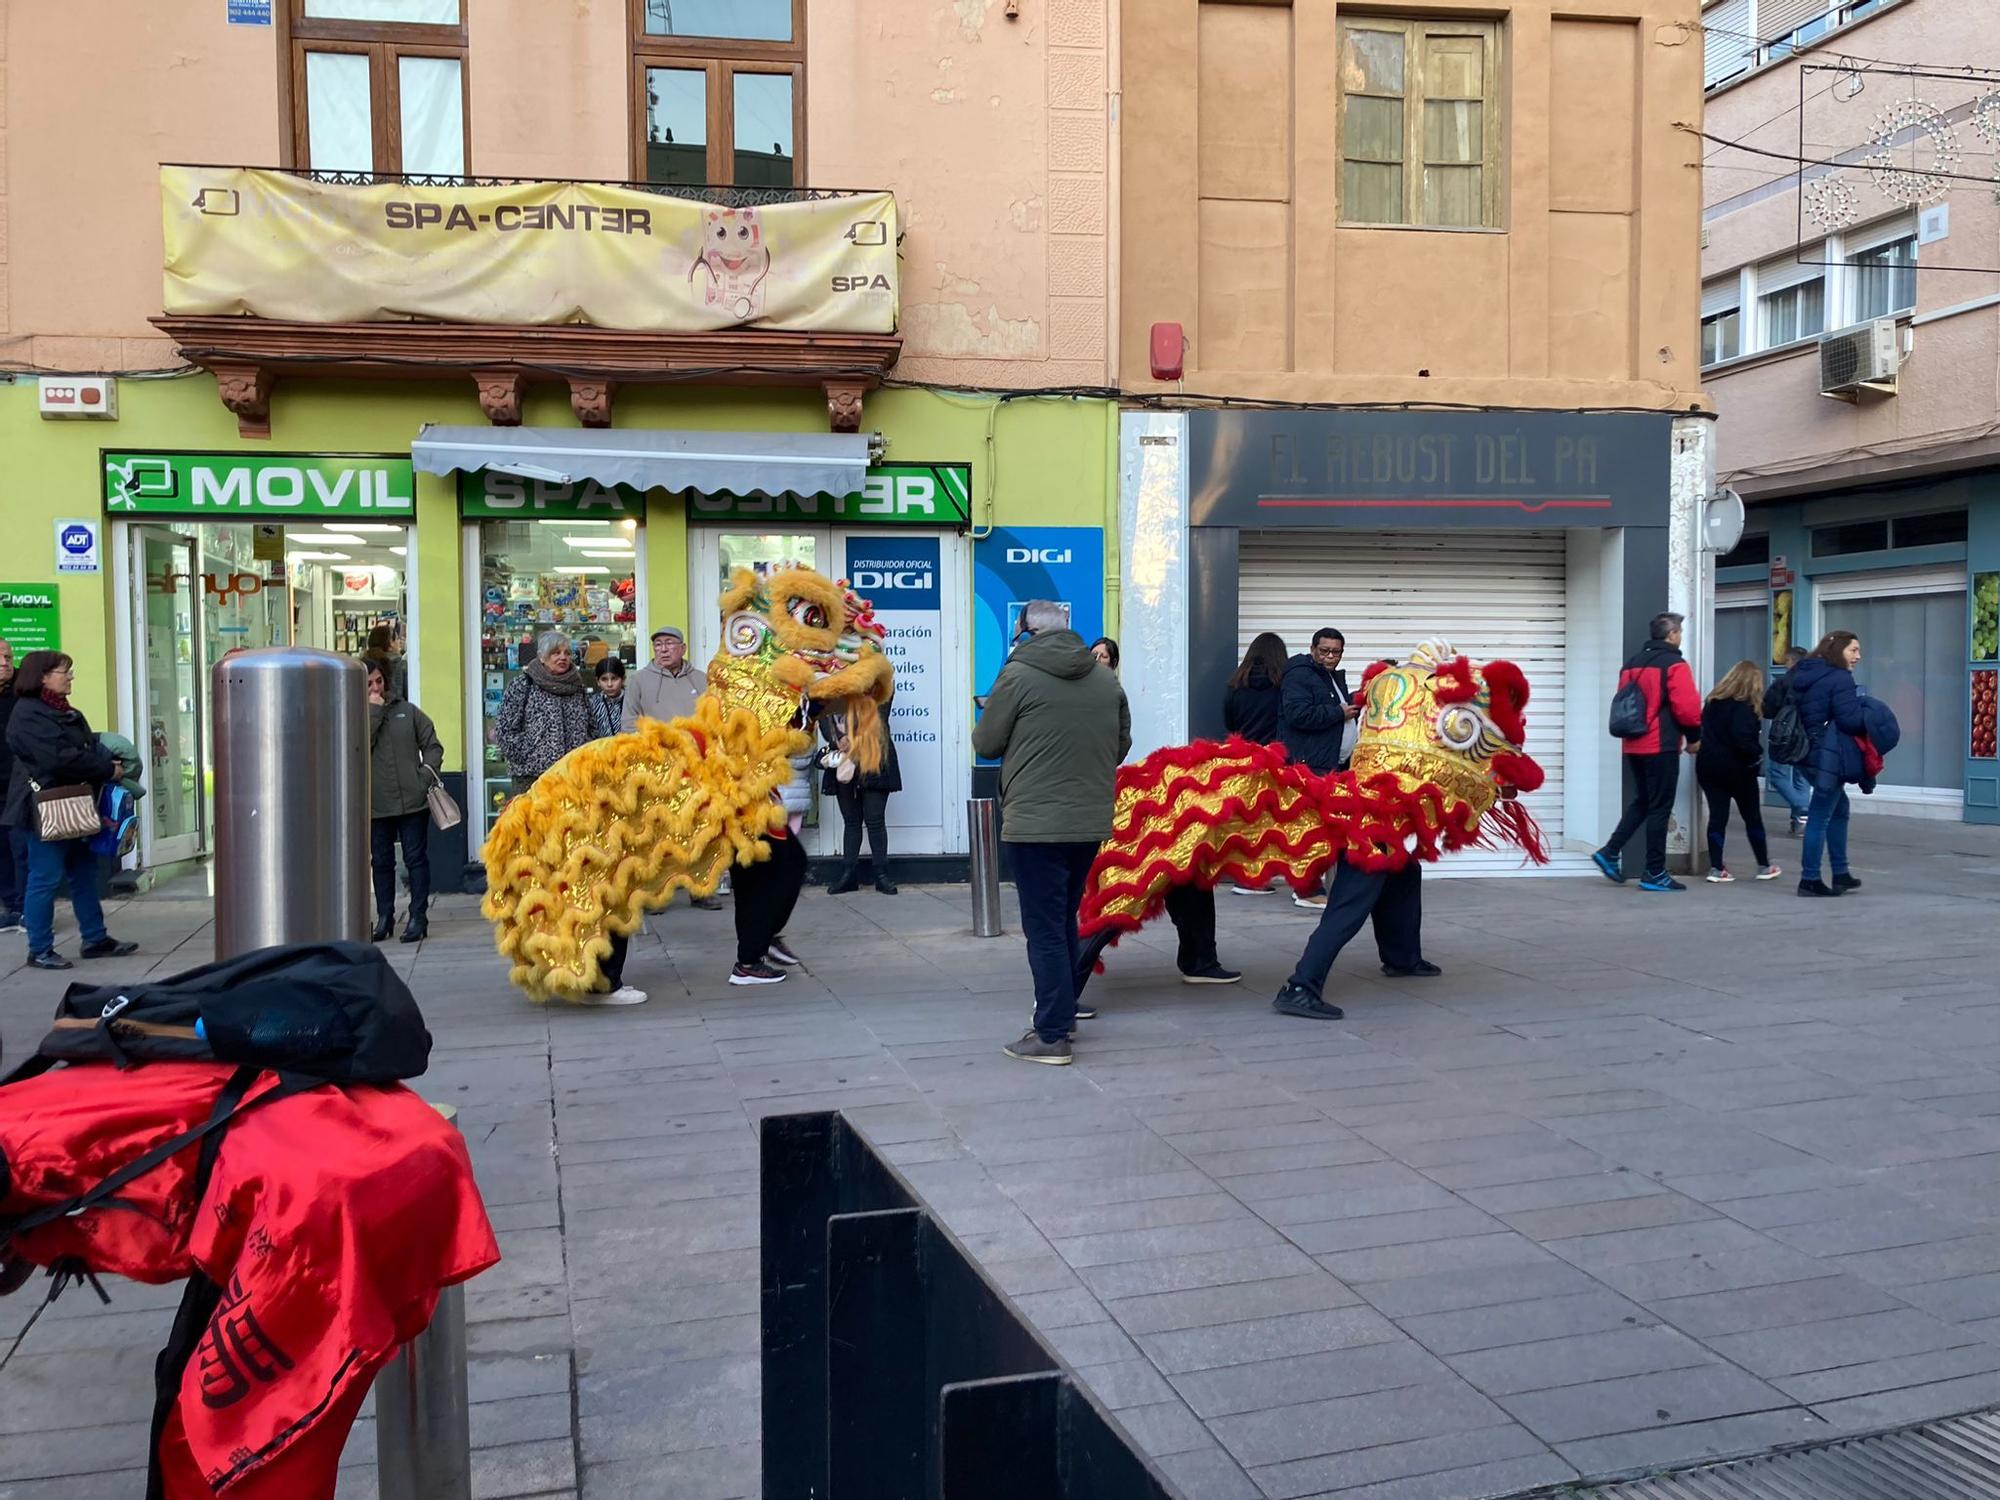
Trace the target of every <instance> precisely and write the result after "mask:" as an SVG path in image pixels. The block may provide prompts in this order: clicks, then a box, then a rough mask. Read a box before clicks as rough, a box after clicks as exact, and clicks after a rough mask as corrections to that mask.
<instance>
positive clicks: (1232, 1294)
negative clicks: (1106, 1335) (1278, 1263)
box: [1105, 1272, 1361, 1335]
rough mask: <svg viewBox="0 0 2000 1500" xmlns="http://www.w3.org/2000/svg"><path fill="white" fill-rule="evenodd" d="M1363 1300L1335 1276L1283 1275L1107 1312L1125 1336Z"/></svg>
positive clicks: (1120, 1302)
mask: <svg viewBox="0 0 2000 1500" xmlns="http://www.w3.org/2000/svg"><path fill="white" fill-rule="evenodd" d="M1360 1300H1361V1299H1360V1298H1359V1297H1358V1296H1356V1295H1355V1294H1354V1293H1353V1292H1352V1291H1350V1290H1349V1289H1348V1288H1347V1287H1345V1286H1343V1285H1342V1284H1341V1283H1340V1282H1338V1281H1336V1280H1335V1279H1334V1278H1333V1277H1331V1276H1328V1275H1325V1274H1323V1273H1317V1272H1316V1273H1314V1274H1312V1275H1308V1276H1281V1277H1276V1278H1273V1279H1271V1280H1268V1281H1245V1282H1232V1283H1230V1284H1229V1285H1226V1286H1216V1287H1195V1288H1191V1289H1189V1290H1187V1291H1178V1292H1157V1293H1154V1294H1152V1295H1150V1296H1143V1297H1121V1298H1119V1299H1117V1300H1116V1301H1113V1302H1109V1303H1106V1304H1105V1310H1106V1311H1107V1312H1108V1313H1109V1314H1110V1315H1111V1316H1112V1317H1114V1318H1116V1319H1117V1320H1118V1322H1119V1324H1120V1325H1121V1326H1122V1327H1123V1328H1124V1329H1125V1331H1126V1332H1127V1333H1130V1334H1134V1335H1138V1334H1148V1333H1167V1332H1171V1331H1172V1330H1174V1329H1179V1328H1201V1327H1206V1326H1208V1325H1209V1324H1213V1323H1240V1322H1243V1321H1245V1320H1247V1319H1251V1318H1265V1317H1274V1316H1279V1315H1284V1314H1290V1313H1304V1312H1320V1311H1323V1310H1325V1309H1327V1308H1335V1307H1352V1306H1354V1305H1355V1304H1356V1303H1358V1302H1359V1301H1360Z"/></svg>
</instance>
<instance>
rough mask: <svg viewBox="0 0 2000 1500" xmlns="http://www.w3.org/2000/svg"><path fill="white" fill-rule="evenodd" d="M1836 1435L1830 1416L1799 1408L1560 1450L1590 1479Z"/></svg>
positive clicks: (1663, 1426)
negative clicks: (1826, 1417) (1829, 1421)
mask: <svg viewBox="0 0 2000 1500" xmlns="http://www.w3.org/2000/svg"><path fill="white" fill-rule="evenodd" d="M1834 1435H1835V1429H1834V1427H1833V1426H1832V1425H1831V1424H1829V1423H1828V1422H1827V1421H1826V1420H1825V1419H1824V1418H1822V1417H1821V1416H1819V1415H1818V1414H1817V1413H1815V1412H1812V1411H1808V1410H1806V1409H1805V1408H1804V1407H1799V1406H1794V1407H1789V1408H1785V1409H1782V1410H1778V1411H1767V1412H1756V1413H1752V1414H1750V1415H1746V1416H1733V1417H1720V1418H1717V1419H1715V1420H1713V1421H1700V1422H1678V1423H1667V1424H1661V1425H1658V1426H1654V1427H1651V1428H1646V1429H1641V1430H1635V1431H1632V1432H1621V1433H1617V1434H1614V1435H1613V1436H1610V1437H1601V1438H1586V1439H1584V1440H1582V1441H1580V1442H1571V1443H1557V1444H1555V1445H1554V1446H1555V1450H1556V1452H1557V1453H1559V1454H1560V1455H1561V1456H1562V1457H1563V1458H1565V1459H1566V1460H1568V1461H1569V1462H1570V1463H1571V1464H1573V1465H1574V1466H1575V1467H1576V1470H1577V1472H1578V1473H1579V1474H1582V1475H1583V1476H1584V1477H1585V1478H1586V1479H1588V1478H1592V1477H1594V1476H1605V1475H1612V1474H1623V1473H1626V1472H1628V1471H1630V1470H1633V1469H1651V1468H1667V1467H1672V1466H1675V1465H1681V1464H1694V1463H1705V1462H1708V1461H1709V1460H1712V1459H1718V1458H1740V1457H1742V1456H1744V1455H1745V1454H1750V1453H1761V1452H1763V1451H1764V1450H1765V1449H1767V1448H1775V1447H1780V1446H1783V1445H1785V1444H1791V1443H1810V1442H1814V1441H1818V1440H1822V1439H1825V1438H1827V1437H1831V1436H1834Z"/></svg>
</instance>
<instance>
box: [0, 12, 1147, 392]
mask: <svg viewBox="0 0 2000 1500" xmlns="http://www.w3.org/2000/svg"><path fill="white" fill-rule="evenodd" d="M276 3H277V4H278V5H279V6H280V7H282V6H283V5H284V3H285V0H276ZM1116 3H1117V0H1024V3H1022V4H1021V6H1020V16H1019V19H1017V20H1008V19H1007V18H1006V16H1005V9H1006V6H1005V0H811V3H810V5H809V7H808V17H807V25H806V43H807V64H806V105H807V128H806V140H805V142H804V155H805V161H806V177H807V180H808V182H809V183H810V184H811V185H813V186H825V187H886V188H890V189H893V190H894V191H895V193H896V195H897V198H898V201H899V204H900V207H901V212H902V215H903V222H904V228H905V231H906V238H905V240H904V243H903V332H904V353H903V359H902V363H901V366H900V367H899V370H898V373H899V374H901V375H904V376H908V377H911V378H920V379H931V380H939V381H950V382H962V383H964V384H968V385H973V384H978V385H999V386H1041V385H1099V384H1102V383H1103V382H1104V381H1105V380H1106V378H1107V373H1108V368H1109V366H1108V354H1109V329H1108V317H1109V313H1108V297H1109V282H1110V277H1109V274H1108V273H1109V265H1108V260H1107V256H1108V244H1109V235H1110V230H1111V225H1110V222H1109V220H1110V214H1109V204H1108V193H1109V187H1108V182H1109V161H1108V144H1107V138H1108V129H1109V126H1108V115H1107V89H1108V86H1109V84H1108V79H1109V73H1110V67H1109V46H1110V38H1111V32H1112V28H1111V19H1110V18H1111V8H1112V7H1113V6H1114V5H1115V4H1116ZM469 15H470V28H469V31H470V50H469V56H468V60H467V85H468V101H469V109H470V114H471V120H472V157H471V162H470V167H471V170H473V171H474V172H481V173H491V174H495V175H503V176H529V177H535V176H544V177H587V178H611V179H620V178H625V177H627V176H630V175H631V165H632V164H631V159H630V158H631V144H630V142H631V130H630V125H629V113H628V112H629V108H630V104H629V96H630V93H631V88H632V83H631V72H632V69H631V51H630V47H629V44H628V39H627V36H626V24H627V22H626V8H625V4H624V0H473V3H472V4H471V6H470V9H469ZM224 16H225V7H224V5H223V4H222V0H146V3H144V4H139V3H135V0H0V364H5V365H14V366H21V365H28V366H35V367H43V368H54V369H71V370H76V369H111V370H118V369H137V368H146V367H151V366H162V365H167V364H171V363H173V359H172V351H171V348H170V346H169V345H168V344H167V342H166V341H165V340H163V339H160V338H159V337H157V335H156V334H155V333H154V330H153V329H152V328H151V327H150V326H149V325H148V324H147V322H146V319H147V317H148V316H150V315H152V314H154V313H157V312H158V311H159V307H160V254H161V251H160V228H159V223H160V215H159V194H158V185H157V177H156V167H157V164H158V163H160V162H163V161H201V162H240V163H248V164H257V165H262V164H268V163H272V162H277V161H281V160H283V159H284V155H283V153H284V151H285V149H286V146H285V142H286V139H287V137H288V129H287V128H286V127H285V124H284V122H282V121H281V120H280V118H279V107H280V105H279V87H278V81H279V59H278V38H277V33H276V29H275V28H254V27H239V26H229V25H226V24H225V20H224Z"/></svg>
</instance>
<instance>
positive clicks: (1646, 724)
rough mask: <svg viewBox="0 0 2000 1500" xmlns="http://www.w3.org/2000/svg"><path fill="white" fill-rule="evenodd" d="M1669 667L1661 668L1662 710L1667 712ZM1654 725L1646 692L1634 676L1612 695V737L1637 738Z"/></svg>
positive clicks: (1620, 738) (1622, 738)
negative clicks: (1648, 710)
mask: <svg viewBox="0 0 2000 1500" xmlns="http://www.w3.org/2000/svg"><path fill="white" fill-rule="evenodd" d="M1667 711H1668V710H1667V669H1666V668H1665V667H1662V668H1660V712H1661V713H1662V714H1665V713H1666V712H1667ZM1652 727H1653V718H1652V715H1651V714H1649V713H1647V712H1646V694H1645V691H1644V690H1643V689H1642V688H1641V687H1640V686H1639V679H1638V678H1637V677H1634V678H1633V679H1632V680H1631V681H1630V682H1628V683H1626V684H1625V685H1624V686H1623V687H1621V688H1620V689H1619V690H1618V691H1617V692H1616V693H1614V694H1612V695H1611V725H1610V728H1611V737H1612V738H1613V739H1618V740H1636V739H1637V738H1639V736H1640V735H1642V734H1644V733H1645V732H1646V731H1647V730H1648V729H1650V728H1652Z"/></svg>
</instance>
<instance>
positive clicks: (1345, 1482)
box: [1252, 1422, 1549, 1500]
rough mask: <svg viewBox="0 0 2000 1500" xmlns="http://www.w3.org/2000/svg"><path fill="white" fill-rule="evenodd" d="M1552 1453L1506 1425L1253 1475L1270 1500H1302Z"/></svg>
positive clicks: (1257, 1471) (1320, 1458) (1375, 1447)
mask: <svg viewBox="0 0 2000 1500" xmlns="http://www.w3.org/2000/svg"><path fill="white" fill-rule="evenodd" d="M1548 1453H1549V1450H1548V1448H1547V1447H1546V1446H1544V1445H1543V1443H1542V1442H1541V1441H1540V1440H1539V1439H1538V1438H1536V1437H1535V1435H1534V1434H1533V1433H1531V1432H1528V1431H1527V1430H1526V1429H1524V1428H1522V1427H1519V1426H1516V1425H1515V1424H1513V1423H1511V1422H1508V1423H1503V1424H1499V1425H1487V1426H1481V1427H1475V1428H1470V1429H1467V1430H1464V1431H1460V1432H1451V1433H1443V1434H1435V1435H1432V1436H1428V1437H1418V1438H1412V1439H1409V1440H1406V1441H1401V1442H1388V1443H1377V1444H1373V1445H1371V1446H1368V1447H1364V1448H1359V1449H1350V1450H1347V1451H1344V1452H1338V1453H1330V1454H1324V1455H1319V1456H1315V1457H1312V1458H1306V1459H1299V1460H1293V1461H1291V1462H1287V1463H1279V1464H1269V1465H1265V1466H1263V1467H1260V1468H1257V1469H1255V1470H1253V1471H1252V1473H1253V1476H1254V1477H1255V1479H1256V1481H1257V1483H1258V1485H1259V1486H1260V1487H1261V1488H1262V1490H1263V1492H1264V1493H1265V1494H1266V1495H1268V1496H1270V1497H1271V1500H1296V1497H1300V1496H1307V1495H1324V1494H1333V1493H1337V1492H1339V1491H1341V1490H1348V1489H1355V1488H1358V1487H1360V1486H1361V1485H1364V1484H1385V1483H1391V1482H1394V1481H1398V1480H1405V1479H1411V1478H1418V1477H1421V1476H1424V1475H1429V1474H1441V1473H1450V1472H1452V1471H1454V1470H1464V1469H1477V1468H1482V1467H1484V1466H1486V1465H1489V1464H1499V1463H1508V1462H1513V1461H1516V1460H1520V1459H1541V1458H1545V1457H1547V1456H1548ZM1471 1493H1473V1494H1478V1493H1479V1491H1477V1490H1474V1491H1472V1492H1471Z"/></svg>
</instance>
